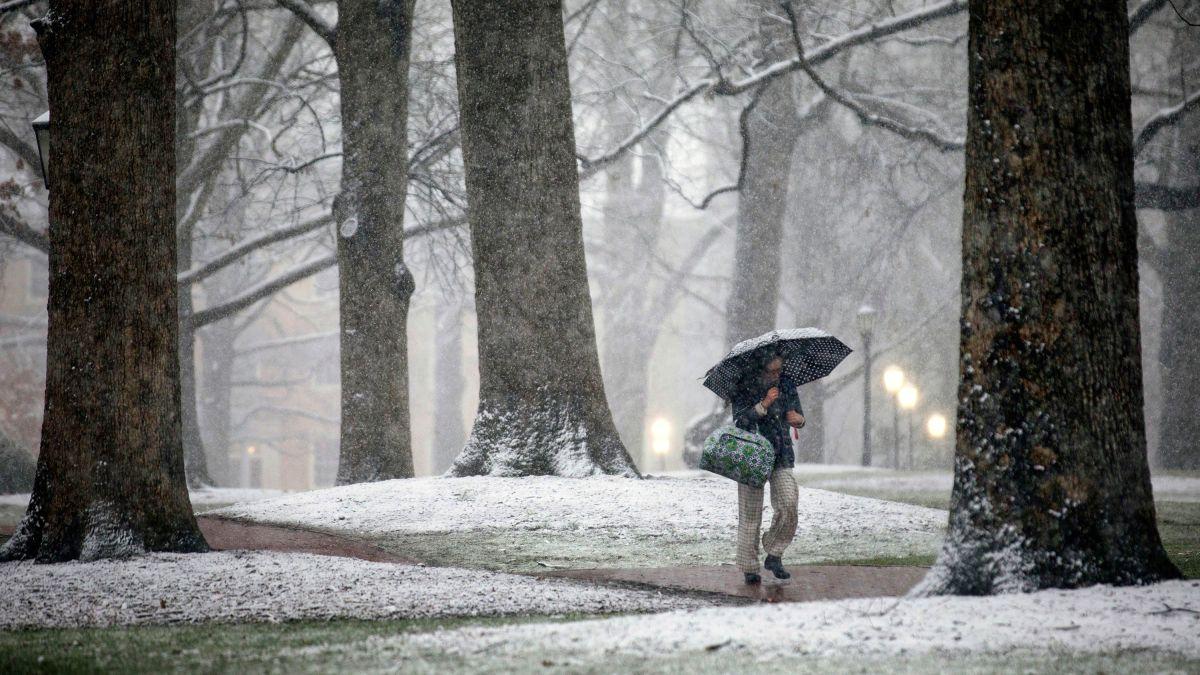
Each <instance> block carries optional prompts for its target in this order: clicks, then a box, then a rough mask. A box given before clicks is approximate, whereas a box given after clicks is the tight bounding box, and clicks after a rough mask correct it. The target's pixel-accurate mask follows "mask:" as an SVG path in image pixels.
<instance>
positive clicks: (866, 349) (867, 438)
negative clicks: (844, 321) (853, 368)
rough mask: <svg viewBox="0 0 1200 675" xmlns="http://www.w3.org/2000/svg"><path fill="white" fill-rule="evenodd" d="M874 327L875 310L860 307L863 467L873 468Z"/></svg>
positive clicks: (864, 306) (868, 307)
mask: <svg viewBox="0 0 1200 675" xmlns="http://www.w3.org/2000/svg"><path fill="white" fill-rule="evenodd" d="M874 326H875V308H873V307H871V306H869V305H863V306H862V307H859V308H858V332H859V334H860V335H862V341H863V446H862V465H863V466H871V332H872V329H873V328H874Z"/></svg>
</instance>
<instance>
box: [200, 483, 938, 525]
mask: <svg viewBox="0 0 1200 675" xmlns="http://www.w3.org/2000/svg"><path fill="white" fill-rule="evenodd" d="M767 501H768V502H769V501H770V499H769V498H768V499H767ZM768 506H769V505H768ZM799 509H800V525H799V527H800V529H801V530H803V529H805V528H823V529H839V528H844V527H852V528H854V527H857V528H861V529H865V530H874V529H878V530H881V531H883V530H886V531H888V532H896V531H898V530H905V529H913V530H919V531H922V532H928V531H940V530H941V529H943V528H944V527H945V524H946V512H945V511H942V510H939V509H929V508H924V507H920V506H911V505H908V504H900V503H897V502H886V501H881V500H877V499H868V498H863V497H853V496H849V495H841V494H836V493H833V492H828V491H825V490H807V489H804V488H801V489H800V501H799ZM211 513H212V514H213V515H218V516H224V517H229V518H238V519H245V520H253V521H257V522H267V523H277V524H284V525H298V526H305V527H317V528H328V529H334V530H348V531H352V532H356V533H360V534H366V535H388V534H395V533H406V532H407V533H413V532H424V533H435V532H460V531H469V530H476V529H482V528H495V529H504V530H542V529H547V530H587V529H600V528H619V529H623V530H627V531H629V532H631V533H642V532H648V533H659V532H663V531H668V530H669V531H672V532H675V533H681V534H688V533H694V534H709V533H712V532H714V531H716V532H720V533H729V532H733V531H735V529H736V526H737V486H736V484H735V483H734V482H733V481H730V480H726V479H723V478H719V479H718V478H711V479H710V478H674V477H662V478H652V479H646V480H635V479H630V478H621V477H617V476H593V477H589V478H559V477H556V476H530V477H526V478H501V477H493V476H475V477H468V478H441V477H433V478H408V479H400V480H391V481H381V482H376V483H362V484H358V485H346V486H342V487H335V488H328V489H324V490H313V491H311V492H303V493H297V494H292V495H287V496H284V497H280V498H276V499H267V500H263V501H258V502H254V503H252V504H234V505H232V506H228V507H225V508H223V509H217V510H215V511H212V512H211ZM769 517H770V516H769V514H767V515H764V518H769Z"/></svg>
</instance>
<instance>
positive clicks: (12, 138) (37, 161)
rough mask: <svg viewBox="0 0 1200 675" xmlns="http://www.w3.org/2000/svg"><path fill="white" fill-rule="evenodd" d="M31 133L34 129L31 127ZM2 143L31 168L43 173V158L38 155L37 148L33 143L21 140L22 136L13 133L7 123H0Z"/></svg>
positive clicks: (0, 142)
mask: <svg viewBox="0 0 1200 675" xmlns="http://www.w3.org/2000/svg"><path fill="white" fill-rule="evenodd" d="M30 133H33V130H32V129H30ZM0 145H3V146H4V147H6V148H8V149H9V150H11V151H12V152H13V154H14V155H16V156H17V157H20V158H21V161H22V162H25V164H27V165H28V166H29V168H30V169H33V170H34V171H35V172H37V173H38V174H39V175H40V173H41V166H42V158H41V156H40V155H38V151H37V148H36V147H34V145H33V144H32V143H26V142H25V141H23V140H21V137H20V136H17V135H16V134H15V133H13V131H12V129H9V128H8V126H7V125H4V124H0Z"/></svg>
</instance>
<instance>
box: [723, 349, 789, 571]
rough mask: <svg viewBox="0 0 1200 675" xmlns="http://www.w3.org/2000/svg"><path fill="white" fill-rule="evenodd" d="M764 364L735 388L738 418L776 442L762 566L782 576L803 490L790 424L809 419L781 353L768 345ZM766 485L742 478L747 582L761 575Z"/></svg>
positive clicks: (740, 542)
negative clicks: (797, 474)
mask: <svg viewBox="0 0 1200 675" xmlns="http://www.w3.org/2000/svg"><path fill="white" fill-rule="evenodd" d="M764 360H765V363H763V364H762V367H761V368H759V369H757V372H756V371H755V370H753V369H752V370H751V371H750V372H749V373H748V375H747V377H745V378H743V379H742V381H741V382H740V383H739V386H738V387H737V389H736V390H735V392H734V393H733V396H732V398H731V403H732V405H733V421H734V424H735V425H736V426H737V427H738V428H739V429H743V430H745V431H750V432H754V433H758V434H760V435H762V436H764V437H766V438H767V440H769V441H771V444H772V445H773V446H774V447H775V466H774V468H773V470H772V472H771V476H770V478H769V479H768V483H770V486H771V509H772V511H773V512H774V515H773V516H772V518H771V524H770V526H769V527H768V528H767V531H766V532H764V533H763V535H762V548H763V550H765V551H766V553H767V557H766V560H765V561H764V562H763V564H762V566H763V567H766V568H767V569H769V570H771V573H772V574H774V575H775V577H776V578H778V579H787V578H788V577H790V576H791V574H790V573H789V572H788V571H787V570H786V569H784V567H783V552H784V550H786V549H787V547H788V545H789V544H791V542H792V538H793V537H794V536H795V534H796V502H797V496H798V494H799V491H798V489H797V487H796V477H795V475H794V474H793V473H792V468H793V467H794V466H795V453H794V452H793V449H792V441H791V438H790V436H789V432H790V429H791V428H793V427H794V428H796V429H800V428H802V427H803V426H804V425H805V420H804V411H803V409H802V408H801V407H800V396H799V394H798V393H797V391H796V385H795V384H793V383H792V382H791V380H790V378H788V377H787V376H785V375H783V363H784V358H783V354H781V353H780V352H778V351H768V352H767V353H766V355H765V358H764ZM762 512H763V488H762V487H752V486H749V485H746V484H745V483H738V534H737V566H738V568H739V569H741V571H742V573H743V575H744V576H745V580H746V583H748V584H756V583H760V582H761V581H762V577H761V576H759V530H760V529H761V527H762Z"/></svg>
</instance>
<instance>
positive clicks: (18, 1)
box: [0, 0, 38, 14]
mask: <svg viewBox="0 0 1200 675" xmlns="http://www.w3.org/2000/svg"><path fill="white" fill-rule="evenodd" d="M37 1H38V0H8V2H3V3H0V14H4V13H6V12H11V11H14V10H18V9H21V8H23V7H28V6H30V5H32V4H33V3H35V2H37Z"/></svg>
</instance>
